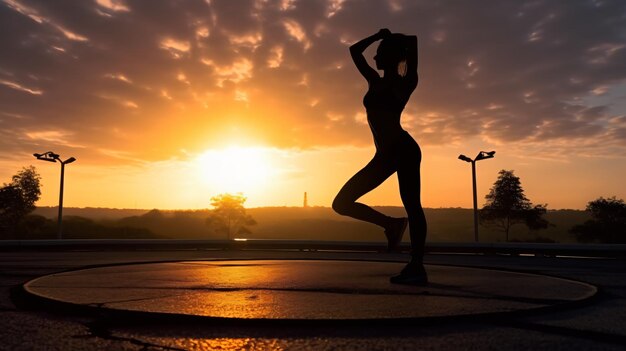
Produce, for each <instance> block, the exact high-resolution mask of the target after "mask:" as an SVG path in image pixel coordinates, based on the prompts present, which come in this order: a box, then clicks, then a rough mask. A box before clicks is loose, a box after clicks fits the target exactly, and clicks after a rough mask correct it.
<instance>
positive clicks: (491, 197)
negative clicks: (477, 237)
mask: <svg viewBox="0 0 626 351" xmlns="http://www.w3.org/2000/svg"><path fill="white" fill-rule="evenodd" d="M498 174H499V175H498V179H497V180H496V182H495V183H494V184H493V187H491V189H490V190H489V194H487V196H485V199H486V200H487V203H486V204H485V205H484V206H483V208H482V209H481V210H480V213H479V215H480V222H481V224H485V225H487V226H492V227H495V228H498V229H500V230H502V231H504V233H505V238H506V241H509V232H510V230H511V227H512V226H514V225H516V224H521V223H523V224H526V226H527V227H528V229H530V230H539V229H544V228H547V227H548V225H549V224H550V223H549V222H548V221H547V220H545V219H544V218H543V215H544V214H545V213H546V211H547V209H546V208H547V205H535V206H533V204H532V203H531V202H530V200H528V198H526V196H525V195H524V189H522V184H521V182H520V180H519V177H516V176H515V175H514V174H513V171H507V170H504V169H503V170H501V171H500V172H499V173H498Z"/></svg>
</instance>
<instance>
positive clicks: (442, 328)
mask: <svg viewBox="0 0 626 351" xmlns="http://www.w3.org/2000/svg"><path fill="white" fill-rule="evenodd" d="M403 258H405V257H404V256H401V255H384V254H373V253H332V252H327V253H324V252H289V251H282V252H263V251H170V252H164V251H159V252H157V251H133V252H57V253H53V252H13V253H7V252H3V253H0V283H1V285H2V286H1V288H0V317H2V318H0V337H1V338H2V344H1V345H0V349H3V350H4V349H6V350H20V349H23V350H32V349H42V350H43V349H45V350H101V349H107V350H126V349H128V350H179V349H182V350H187V349H209V350H211V349H215V350H225V349H276V350H282V349H306V350H331V349H332V350H370V349H375V350H402V349H405V350H416V349H426V350H430V349H432V350H441V349H460V350H468V349H470V350H471V349H476V350H486V349H497V350H500V349H507V350H509V349H511V350H523V349H533V350H535V349H550V350H605V349H607V350H611V349H615V350H622V349H623V348H624V347H623V345H626V313H625V311H626V264H625V262H624V261H618V260H604V259H583V258H542V257H504V256H466V255H431V256H428V257H427V261H428V263H430V268H431V270H432V269H435V268H437V269H441V270H442V272H445V271H447V269H451V270H449V271H448V272H453V271H454V270H452V268H451V267H447V268H446V267H445V265H462V266H466V267H483V268H485V267H490V268H497V269H500V270H511V271H518V272H520V271H522V272H528V273H537V274H544V275H549V276H559V277H564V278H568V279H573V280H577V281H584V282H588V283H590V284H592V285H595V286H598V287H599V289H600V290H599V293H598V294H597V295H596V297H594V298H592V299H591V300H590V301H587V302H586V303H584V304H579V305H576V306H572V305H569V306H567V307H566V308H556V309H548V310H544V311H541V312H537V313H531V314H513V315H511V314H504V315H503V314H501V315H498V316H496V317H485V318H474V319H472V318H465V319H455V320H446V319H440V320H434V321H433V320H428V319H426V320H420V319H417V320H409V321H404V322H395V323H388V324H381V323H371V324H369V323H350V322H345V323H340V324H337V323H330V324H328V325H324V324H322V323H319V322H316V323H313V324H308V325H307V324H281V325H275V324H272V323H269V324H264V323H257V324H237V323H229V322H227V321H226V322H225V321H223V320H221V321H212V322H203V321H196V322H194V323H190V322H189V321H186V322H185V321H181V320H173V321H172V322H171V323H167V322H164V321H163V320H151V319H149V318H147V319H145V320H137V319H134V318H129V319H120V318H112V317H111V316H109V315H106V314H105V315H94V314H82V313H77V312H72V313H69V312H68V311H66V310H57V309H54V308H51V307H50V306H45V305H44V306H40V305H34V304H33V302H32V300H30V299H27V298H25V297H24V295H23V294H21V293H19V291H18V289H16V287H19V286H21V284H23V283H25V282H27V281H29V280H32V279H34V278H37V277H39V276H43V275H46V274H50V273H55V272H61V271H66V270H70V269H77V268H80V267H84V266H93V265H105V264H115V263H129V262H156V261H163V260H169V261H178V260H180V261H190V260H215V259H263V260H272V259H307V260H308V259H334V260H345V259H360V260H367V261H372V260H389V261H394V260H401V259H403ZM354 264H366V265H367V264H369V263H365V262H363V263H359V262H356V263H354ZM381 265H382V266H385V264H382V263H381ZM388 265H395V264H392V263H389V264H388ZM435 265H437V266H435ZM442 265H444V266H443V267H442ZM146 267H147V266H146ZM378 268H381V267H378ZM388 268H392V267H388ZM393 268H395V267H393ZM385 269H387V268H385ZM383 270H384V269H383ZM385 272H386V271H385ZM466 272H473V270H471V269H469V270H466ZM380 273H382V272H380ZM498 274H503V273H498ZM376 276H377V277H380V278H382V277H381V274H377V275H376ZM505 276H506V274H505ZM512 276H514V277H517V276H518V275H515V274H513V275H512ZM519 277H527V276H525V275H519ZM466 278H467V277H466ZM373 279H378V278H376V277H373ZM514 280H515V279H514ZM103 281H106V279H103ZM381 281H382V280H381ZM435 282H436V281H435ZM502 283H503V282H502V281H500V279H498V278H497V277H488V278H487V279H484V280H483V281H481V282H480V284H476V285H475V286H476V287H482V286H490V285H491V286H494V287H498V288H499V289H502V288H501V287H500V286H501V285H502ZM538 283H541V282H537V281H535V282H534V283H533V284H538ZM381 284H382V283H381ZM526 285H528V284H526ZM439 288H441V287H436V288H433V289H439ZM535 288H536V286H535ZM514 290H518V289H514ZM547 290H548V291H547V292H545V293H546V294H554V295H555V296H557V299H556V300H560V298H561V297H563V295H561V294H559V293H558V291H556V290H555V289H554V288H548V289H547ZM566 290H567V291H569V290H570V289H566ZM569 292H571V291H569ZM548 300H550V299H549V298H548V299H544V302H545V301H548ZM490 302H491V300H489V299H485V303H486V304H489V303H490ZM477 306H479V304H478V305H477ZM363 307H366V306H365V305H364V306H363Z"/></svg>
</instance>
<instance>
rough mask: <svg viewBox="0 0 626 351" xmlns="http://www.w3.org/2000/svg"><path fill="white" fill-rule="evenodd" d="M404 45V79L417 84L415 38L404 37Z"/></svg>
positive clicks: (411, 36) (412, 36) (410, 36)
mask: <svg viewBox="0 0 626 351" xmlns="http://www.w3.org/2000/svg"><path fill="white" fill-rule="evenodd" d="M405 43H406V44H405V45H406V77H407V78H408V79H411V80H412V81H413V80H414V81H415V83H416V84H417V36H415V35H407V36H405Z"/></svg>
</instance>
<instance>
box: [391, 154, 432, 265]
mask: <svg viewBox="0 0 626 351" xmlns="http://www.w3.org/2000/svg"><path fill="white" fill-rule="evenodd" d="M420 162H421V151H420V150H419V146H417V144H415V146H414V147H411V148H410V149H409V150H405V155H404V157H403V158H402V159H401V160H400V164H399V167H398V183H399V185H400V197H401V198H402V203H403V204H404V208H405V209H406V212H407V215H408V217H409V233H410V236H411V255H412V256H413V260H418V261H419V262H421V261H422V259H423V257H424V245H425V242H426V232H427V224H426V216H425V215H424V209H423V208H422V202H421V198H420V197H421V184H420V182H421V177H420Z"/></svg>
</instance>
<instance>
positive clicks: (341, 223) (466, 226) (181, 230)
mask: <svg viewBox="0 0 626 351" xmlns="http://www.w3.org/2000/svg"><path fill="white" fill-rule="evenodd" d="M375 208H376V209H378V210H379V211H381V212H383V213H385V214H387V215H390V216H394V217H400V216H404V215H405V212H404V209H403V208H402V207H395V206H384V207H375ZM149 212H150V213H149ZM247 212H248V214H250V215H251V216H252V217H253V218H254V219H255V220H256V221H257V225H255V226H252V227H251V228H250V229H251V230H252V234H251V235H250V237H253V238H260V239H298V240H355V241H360V240H363V241H382V240H383V239H384V237H383V235H382V231H381V229H380V228H378V227H377V226H375V225H371V224H368V223H363V222H360V221H357V220H354V219H351V218H349V217H344V216H340V215H338V214H336V213H335V212H334V211H333V210H332V209H331V208H329V207H308V208H302V207H257V208H249V209H247ZM425 212H426V218H427V221H428V239H427V240H428V241H433V242H452V241H461V242H462V241H466V242H469V241H473V240H474V226H473V220H474V219H473V218H474V217H473V210H472V209H465V208H436V209H435V208H428V209H425ZM35 214H39V215H42V216H44V217H47V218H52V219H54V218H56V216H57V208H56V207H39V208H37V209H36V210H35ZM63 214H64V216H79V217H85V218H90V219H93V220H96V221H99V223H103V224H106V225H112V226H120V225H123V226H130V227H136V228H146V229H149V230H150V231H151V232H153V233H154V234H155V235H158V236H160V237H167V238H173V239H174V238H176V239H178V238H187V239H215V237H214V234H212V233H211V232H210V231H209V229H208V227H207V226H206V225H205V219H206V218H207V217H208V215H209V212H208V210H186V211H183V210H181V211H173V210H163V211H161V210H142V209H113V208H72V207H69V208H64V209H63ZM545 218H546V219H547V220H548V221H550V222H551V223H552V224H554V226H551V227H549V228H548V229H545V230H541V231H537V232H530V231H529V230H528V229H527V228H526V227H525V226H523V225H517V226H514V227H513V228H512V230H511V233H510V238H511V239H512V240H519V241H541V240H546V239H547V240H548V241H555V242H562V243H567V242H575V239H574V238H573V237H572V236H571V235H570V234H569V233H568V231H569V229H570V228H571V227H572V226H574V225H576V224H580V223H583V222H584V221H586V220H587V219H589V218H590V216H589V213H587V212H585V211H579V210H551V211H548V213H547V214H546V217H545ZM479 237H480V241H483V242H498V241H504V234H503V233H501V232H498V231H495V230H493V229H490V228H485V227H482V226H481V227H480V228H479ZM405 240H406V241H408V240H409V238H408V234H407V235H406V237H405Z"/></svg>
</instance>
